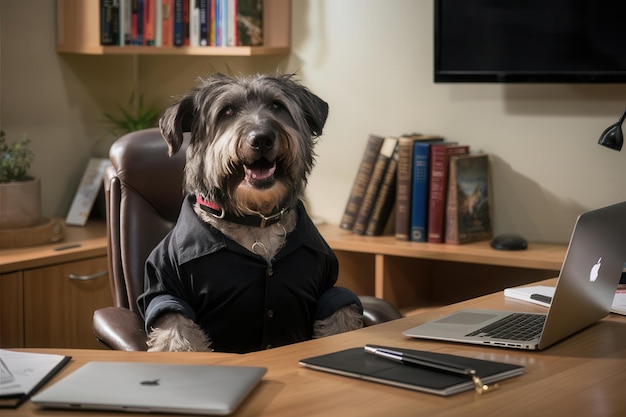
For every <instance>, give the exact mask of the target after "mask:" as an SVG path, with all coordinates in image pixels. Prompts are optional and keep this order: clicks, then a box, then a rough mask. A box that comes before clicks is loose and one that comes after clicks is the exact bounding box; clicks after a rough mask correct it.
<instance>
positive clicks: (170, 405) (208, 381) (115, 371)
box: [32, 362, 266, 415]
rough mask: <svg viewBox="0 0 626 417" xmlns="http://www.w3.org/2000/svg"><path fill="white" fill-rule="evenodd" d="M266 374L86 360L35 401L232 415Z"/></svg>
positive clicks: (240, 369) (243, 369) (59, 405)
mask: <svg viewBox="0 0 626 417" xmlns="http://www.w3.org/2000/svg"><path fill="white" fill-rule="evenodd" d="M265 372H266V368H262V367H245V366H211V365H173V364H161V363H137V362H88V363H87V364H85V365H83V366H82V367H80V368H79V369H77V370H76V371H74V372H73V373H71V374H69V375H68V376H66V377H65V378H63V379H61V380H60V381H58V382H56V383H55V384H53V385H52V386H50V387H49V388H47V389H45V390H44V391H42V392H40V393H39V394H37V395H35V396H34V397H33V398H32V401H33V402H34V403H35V404H37V405H40V406H42V407H53V408H64V409H75V410H81V409H84V410H88V409H92V410H114V411H129V412H145V413H176V414H181V413H182V414H204V415H207V414H208V415H228V414H231V413H232V412H234V411H235V409H236V408H237V407H238V406H239V405H240V404H241V402H242V401H243V400H244V399H245V398H246V397H247V396H248V395H249V394H250V392H251V391H252V390H253V389H254V387H256V386H257V385H258V383H259V382H260V381H261V379H262V378H263V375H264V374H265Z"/></svg>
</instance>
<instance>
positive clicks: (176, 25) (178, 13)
mask: <svg viewBox="0 0 626 417" xmlns="http://www.w3.org/2000/svg"><path fill="white" fill-rule="evenodd" d="M184 1H186V0H174V21H173V29H174V41H173V42H174V46H183V43H184V39H185V37H184V35H183V2H184Z"/></svg>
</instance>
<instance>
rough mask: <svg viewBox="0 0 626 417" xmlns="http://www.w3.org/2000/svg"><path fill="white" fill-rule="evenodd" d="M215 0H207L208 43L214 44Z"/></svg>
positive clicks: (215, 28) (215, 27) (215, 25)
mask: <svg viewBox="0 0 626 417" xmlns="http://www.w3.org/2000/svg"><path fill="white" fill-rule="evenodd" d="M216 3H217V0H209V45H210V46H215V42H216V39H217V38H216V36H217V34H216V30H217V22H216V21H215V9H216V7H217V5H216Z"/></svg>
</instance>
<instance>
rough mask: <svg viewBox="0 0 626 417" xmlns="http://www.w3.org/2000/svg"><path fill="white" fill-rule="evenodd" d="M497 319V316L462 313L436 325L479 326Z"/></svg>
mask: <svg viewBox="0 0 626 417" xmlns="http://www.w3.org/2000/svg"><path fill="white" fill-rule="evenodd" d="M494 317H497V314H489V313H474V312H468V311H460V312H458V313H454V314H451V315H449V316H446V317H443V318H442V319H440V320H437V321H436V323H446V324H465V325H477V324H480V323H484V322H486V321H489V320H491V319H493V318H494Z"/></svg>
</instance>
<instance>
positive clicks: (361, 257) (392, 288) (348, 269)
mask: <svg viewBox="0 0 626 417" xmlns="http://www.w3.org/2000/svg"><path fill="white" fill-rule="evenodd" d="M319 229H320V232H321V233H322V235H323V236H324V238H325V239H326V241H327V242H328V244H329V245H330V247H331V248H332V249H333V251H334V252H335V254H336V255H337V258H338V259H339V280H338V285H341V286H344V287H347V288H350V289H352V290H353V291H355V292H356V293H357V294H360V295H374V296H376V297H379V298H383V299H385V300H387V301H389V302H391V303H392V304H394V305H395V306H397V307H398V308H400V309H401V310H402V311H403V312H405V313H406V314H412V313H415V312H419V310H421V309H425V308H432V307H436V306H441V305H446V304H450V303H453V302H457V301H462V300H467V299H470V298H474V297H478V296H480V295H484V294H489V293H492V292H496V291H501V290H503V289H504V288H506V287H511V286H516V285H522V284H527V283H531V282H535V281H539V280H542V279H546V278H553V277H556V276H558V274H559V271H560V269H561V264H562V262H563V259H564V258H565V252H566V249H567V246H565V245H551V244H545V243H531V244H530V245H529V248H528V249H527V250H524V251H498V250H495V249H492V248H491V247H490V246H489V243H488V242H476V243H468V244H464V245H449V244H439V243H416V242H405V241H399V240H397V239H396V238H395V237H393V236H377V237H367V236H359V235H355V234H353V233H352V232H350V231H346V230H342V229H340V228H339V227H338V226H334V225H328V224H325V225H322V226H320V227H319Z"/></svg>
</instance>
